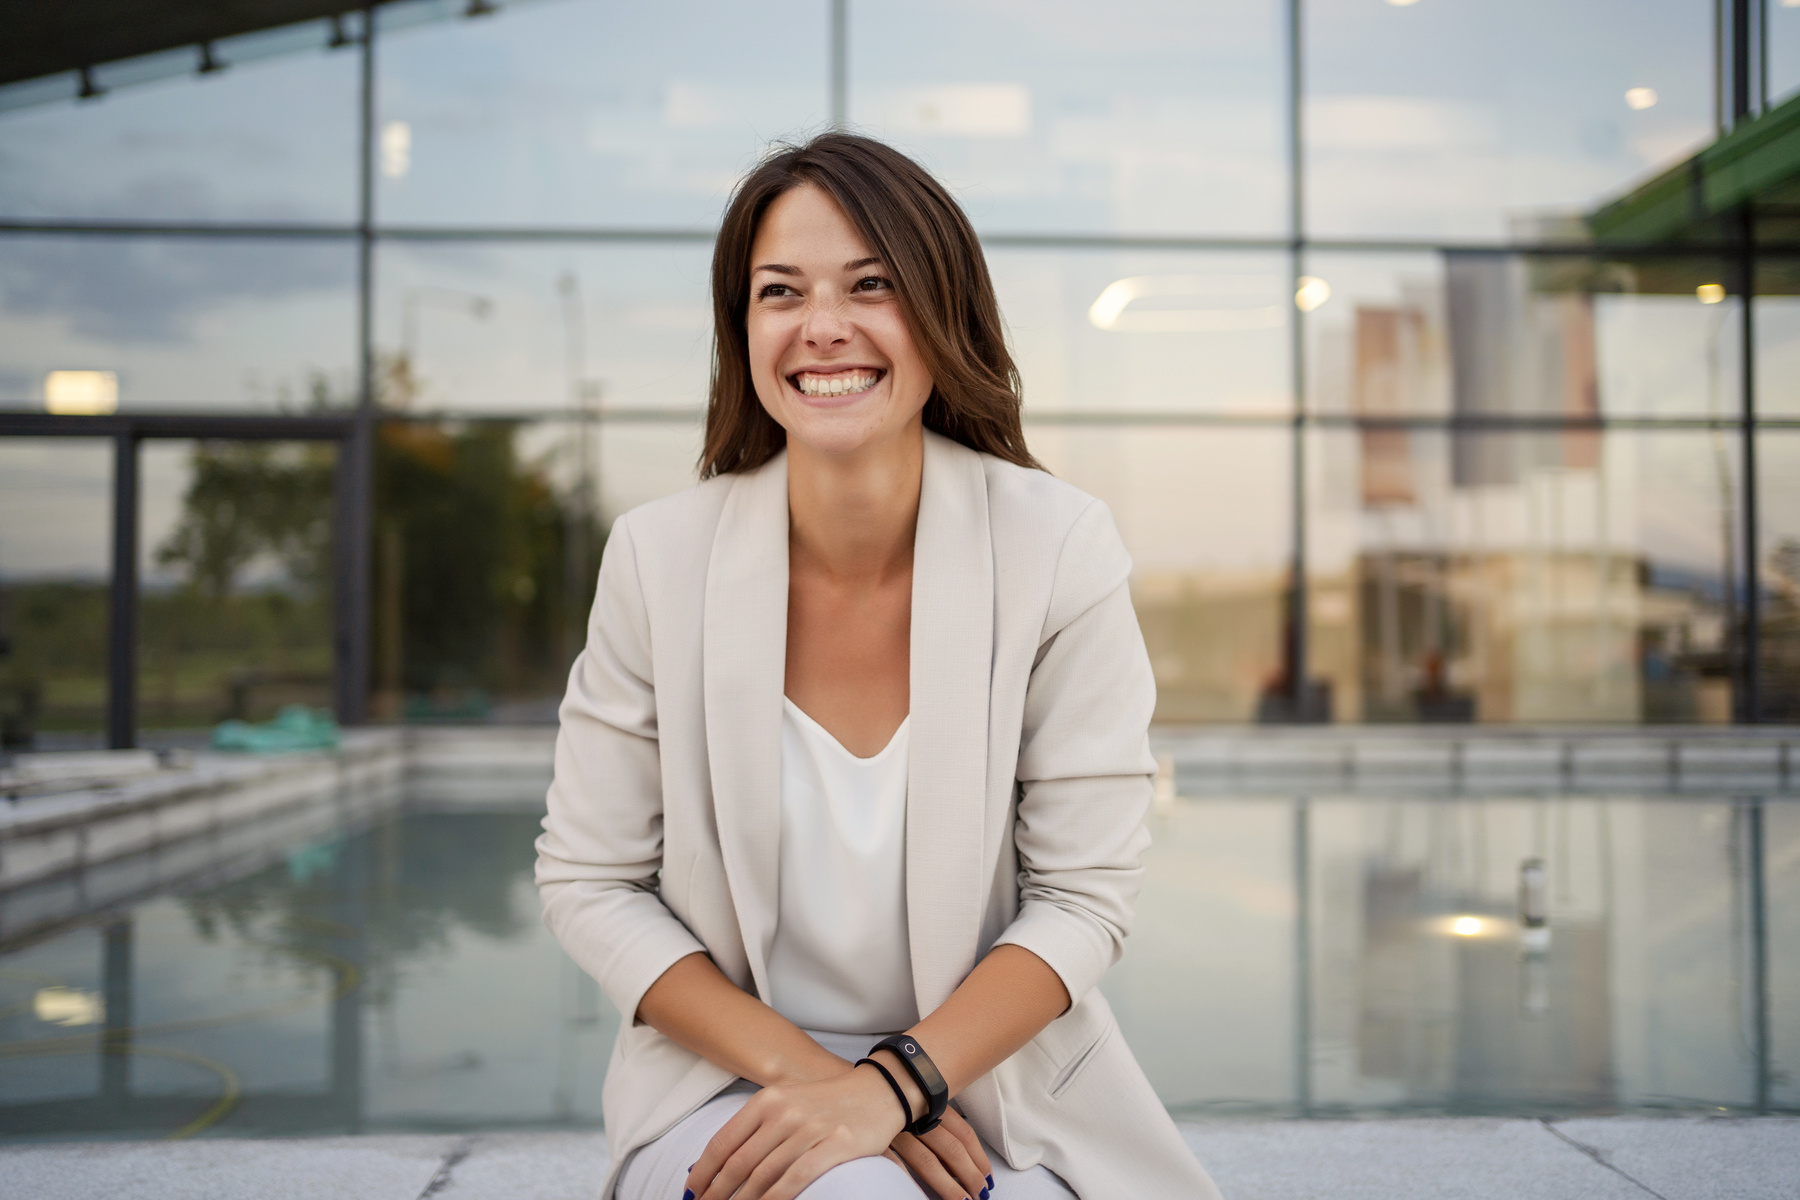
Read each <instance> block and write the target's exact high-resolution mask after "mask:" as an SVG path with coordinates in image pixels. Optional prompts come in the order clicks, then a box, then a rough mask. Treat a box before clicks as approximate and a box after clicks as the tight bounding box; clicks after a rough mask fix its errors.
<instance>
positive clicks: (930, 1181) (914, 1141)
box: [894, 1133, 981, 1200]
mask: <svg viewBox="0 0 1800 1200" xmlns="http://www.w3.org/2000/svg"><path fill="white" fill-rule="evenodd" d="M894 1149H896V1150H898V1151H899V1152H900V1157H901V1158H903V1159H905V1160H906V1165H907V1166H908V1167H910V1168H911V1169H912V1173H913V1175H914V1176H916V1177H917V1178H918V1180H919V1182H920V1183H921V1184H923V1185H924V1186H925V1187H928V1188H930V1189H931V1191H932V1193H933V1194H934V1195H936V1196H938V1197H939V1200H971V1198H972V1197H974V1196H975V1194H976V1193H977V1192H979V1191H980V1190H981V1189H979V1188H977V1189H976V1190H975V1191H974V1192H971V1191H970V1190H969V1189H968V1188H966V1187H964V1186H963V1185H962V1184H961V1183H960V1182H959V1181H958V1180H957V1178H956V1177H955V1176H954V1175H952V1174H950V1172H949V1171H947V1170H945V1169H944V1164H943V1162H942V1161H941V1160H939V1158H938V1156H937V1154H936V1153H934V1152H933V1151H932V1149H931V1147H929V1146H927V1145H926V1144H925V1143H924V1142H922V1141H920V1140H919V1139H918V1138H916V1137H914V1136H912V1135H911V1134H910V1133H903V1134H901V1135H900V1136H899V1137H897V1138H895V1139H894Z"/></svg>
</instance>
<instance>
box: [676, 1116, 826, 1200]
mask: <svg viewBox="0 0 1800 1200" xmlns="http://www.w3.org/2000/svg"><path fill="white" fill-rule="evenodd" d="M792 1134H793V1130H791V1129H789V1128H786V1127H784V1126H782V1125H779V1124H776V1123H774V1122H771V1121H764V1122H763V1123H762V1124H761V1125H759V1126H757V1129H756V1132H755V1133H754V1134H752V1135H751V1136H750V1137H749V1138H748V1139H746V1140H745V1142H744V1144H743V1145H741V1146H739V1147H738V1148H737V1149H736V1150H735V1151H733V1152H732V1154H731V1157H730V1158H727V1159H726V1160H725V1162H724V1163H723V1164H722V1165H721V1166H720V1167H719V1172H718V1174H716V1175H714V1176H713V1180H712V1183H710V1184H709V1185H708V1186H707V1189H706V1190H705V1191H704V1192H695V1193H694V1194H695V1195H696V1196H698V1197H700V1200H730V1198H731V1197H733V1196H736V1197H738V1198H739V1200H755V1197H757V1196H759V1195H761V1194H762V1192H763V1191H764V1190H765V1189H767V1188H768V1186H769V1185H770V1184H771V1183H773V1182H775V1181H776V1180H777V1179H779V1178H781V1173H782V1172H783V1171H785V1170H787V1168H788V1164H790V1163H792V1162H793V1161H794V1159H796V1158H798V1157H799V1156H800V1154H801V1152H802V1151H804V1150H807V1149H809V1148H810V1143H807V1142H801V1143H799V1144H798V1145H795V1146H794V1147H792V1148H791V1149H788V1150H787V1151H786V1152H785V1153H784V1152H783V1151H784V1147H786V1146H787V1144H788V1143H789V1141H790V1140H792ZM752 1181H759V1182H756V1183H755V1184H754V1186H753V1185H752Z"/></svg>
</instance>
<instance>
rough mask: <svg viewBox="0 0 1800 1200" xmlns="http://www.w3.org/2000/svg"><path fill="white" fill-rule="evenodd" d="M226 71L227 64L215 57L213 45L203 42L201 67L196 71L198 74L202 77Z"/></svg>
mask: <svg viewBox="0 0 1800 1200" xmlns="http://www.w3.org/2000/svg"><path fill="white" fill-rule="evenodd" d="M224 69H225V64H224V63H222V62H220V61H219V60H218V59H217V58H215V57H214V56H213V44H212V43H211V42H201V43H200V66H199V67H198V68H197V69H196V73H197V74H200V75H212V74H215V73H217V72H219V71H223V70H224Z"/></svg>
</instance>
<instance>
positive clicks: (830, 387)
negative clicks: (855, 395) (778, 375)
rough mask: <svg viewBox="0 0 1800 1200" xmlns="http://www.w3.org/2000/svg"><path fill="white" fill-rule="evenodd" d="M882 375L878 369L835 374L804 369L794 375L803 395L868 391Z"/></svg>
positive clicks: (828, 394)
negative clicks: (817, 373) (817, 372)
mask: <svg viewBox="0 0 1800 1200" xmlns="http://www.w3.org/2000/svg"><path fill="white" fill-rule="evenodd" d="M880 377H881V374H880V372H878V371H845V372H841V373H839V374H835V375H813V374H811V373H809V372H806V371H802V372H801V373H800V374H799V375H797V376H795V377H794V382H795V383H796V384H798V385H799V387H800V394H801V395H803V396H847V395H849V394H850V393H851V392H861V391H866V390H867V389H869V388H872V387H874V386H875V381H876V380H877V379H879V378H880Z"/></svg>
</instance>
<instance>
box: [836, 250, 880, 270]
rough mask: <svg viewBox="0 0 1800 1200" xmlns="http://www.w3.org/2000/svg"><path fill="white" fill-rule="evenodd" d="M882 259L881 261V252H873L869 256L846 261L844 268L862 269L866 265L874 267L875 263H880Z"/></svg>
mask: <svg viewBox="0 0 1800 1200" xmlns="http://www.w3.org/2000/svg"><path fill="white" fill-rule="evenodd" d="M880 261H881V256H880V255H879V254H871V255H869V257H867V258H859V259H857V260H855V261H854V262H847V263H845V264H844V270H846V271H860V270H862V269H863V268H864V267H872V266H874V265H875V264H877V263H879V262H880Z"/></svg>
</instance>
